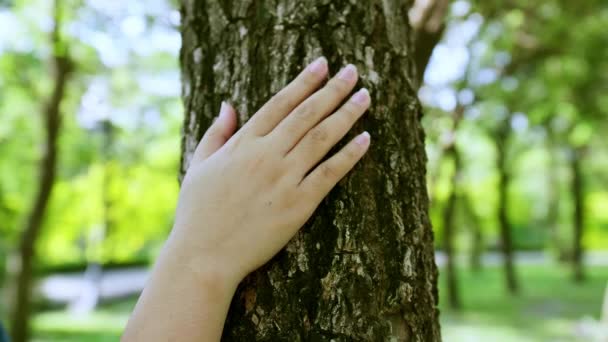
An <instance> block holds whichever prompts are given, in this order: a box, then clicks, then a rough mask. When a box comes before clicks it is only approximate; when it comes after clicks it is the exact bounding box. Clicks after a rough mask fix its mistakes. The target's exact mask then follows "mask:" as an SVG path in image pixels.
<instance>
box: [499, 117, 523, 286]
mask: <svg viewBox="0 0 608 342" xmlns="http://www.w3.org/2000/svg"><path fill="white" fill-rule="evenodd" d="M510 122H511V120H510V118H507V119H506V120H505V123H504V124H503V125H502V127H501V128H500V131H499V133H498V134H497V141H496V147H497V149H496V150H497V156H496V168H497V169H498V174H499V180H498V225H499V229H500V245H501V248H502V254H503V262H504V271H505V277H506V281H507V289H508V291H509V293H511V294H516V293H517V292H518V290H519V286H518V283H517V277H516V275H515V266H514V264H513V242H512V241H511V225H510V223H509V216H508V212H509V199H508V197H509V196H508V191H509V183H510V181H511V178H510V175H509V171H508V169H507V168H508V166H507V160H506V159H507V143H508V139H509V134H510V129H511V127H510Z"/></svg>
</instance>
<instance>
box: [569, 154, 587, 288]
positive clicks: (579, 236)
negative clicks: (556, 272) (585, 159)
mask: <svg viewBox="0 0 608 342" xmlns="http://www.w3.org/2000/svg"><path fill="white" fill-rule="evenodd" d="M583 151H584V147H579V148H572V150H571V156H570V171H571V173H572V182H571V184H570V188H571V191H572V200H573V202H574V212H573V219H572V226H573V233H574V234H573V239H572V270H573V275H574V281H575V282H577V283H580V282H583V281H584V280H585V274H584V270H583V245H582V241H583V227H584V223H585V222H584V211H585V210H584V208H585V203H584V201H585V195H584V189H583V187H584V185H583V174H582V169H581V162H582V160H581V159H582V155H583Z"/></svg>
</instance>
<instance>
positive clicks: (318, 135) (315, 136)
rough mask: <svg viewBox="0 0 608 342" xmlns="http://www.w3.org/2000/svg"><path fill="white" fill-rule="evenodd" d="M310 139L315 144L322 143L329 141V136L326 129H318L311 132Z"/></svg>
mask: <svg viewBox="0 0 608 342" xmlns="http://www.w3.org/2000/svg"><path fill="white" fill-rule="evenodd" d="M310 138H311V139H312V141H313V142H317V143H321V142H325V141H327V139H328V138H329V134H328V133H327V130H326V129H323V128H318V127H317V128H314V129H313V130H312V131H311V132H310Z"/></svg>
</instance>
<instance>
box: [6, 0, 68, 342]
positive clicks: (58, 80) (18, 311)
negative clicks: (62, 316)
mask: <svg viewBox="0 0 608 342" xmlns="http://www.w3.org/2000/svg"><path fill="white" fill-rule="evenodd" d="M57 2H58V0H56V1H55V28H54V30H53V32H52V41H53V51H54V56H53V61H52V64H53V68H54V81H53V90H52V93H51V95H50V98H49V99H48V101H47V103H46V105H45V107H44V111H43V118H44V127H45V132H46V141H45V144H44V150H43V154H42V160H41V162H40V178H39V183H38V190H37V193H36V197H35V199H34V204H33V207H32V209H31V211H30V213H29V215H28V218H27V220H26V223H25V227H24V229H23V230H22V233H21V237H20V244H19V255H18V256H19V269H18V270H17V283H16V291H17V294H16V298H15V304H14V308H13V316H12V318H13V321H12V330H11V333H12V338H13V341H14V342H25V341H27V340H29V338H28V337H29V331H28V319H29V316H30V297H31V287H32V280H33V279H32V278H33V274H32V271H33V261H34V258H35V257H36V255H35V245H36V240H37V239H38V236H39V235H40V229H41V227H42V222H43V218H44V214H45V211H46V208H47V204H48V201H49V198H50V196H51V191H52V190H53V184H54V182H55V171H56V163H57V137H58V136H59V130H60V126H61V112H60V107H61V102H62V100H63V97H64V94H65V89H66V85H67V81H68V78H69V74H70V70H71V63H70V60H69V59H68V58H67V57H66V56H65V54H64V53H65V50H63V49H62V46H61V42H60V39H59V26H60V21H59V19H58V17H59V5H58V3H57Z"/></svg>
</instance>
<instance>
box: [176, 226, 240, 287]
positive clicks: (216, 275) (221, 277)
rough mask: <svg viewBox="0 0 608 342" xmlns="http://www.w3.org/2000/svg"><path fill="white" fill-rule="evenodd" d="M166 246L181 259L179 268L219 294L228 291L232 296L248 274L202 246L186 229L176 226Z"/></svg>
mask: <svg viewBox="0 0 608 342" xmlns="http://www.w3.org/2000/svg"><path fill="white" fill-rule="evenodd" d="M165 248H167V249H170V250H171V251H170V252H169V253H167V254H169V255H175V256H176V257H177V258H178V259H179V268H181V269H183V270H185V271H186V272H188V273H189V274H191V276H192V277H194V281H196V282H197V283H200V284H201V285H202V286H204V288H209V289H210V290H211V291H213V292H216V293H217V294H220V292H228V294H229V295H230V297H232V295H233V294H234V291H236V288H237V286H238V284H239V283H240V282H241V281H242V280H243V278H244V277H245V276H246V274H242V273H243V272H240V271H239V270H238V269H235V267H233V266H232V265H230V264H228V263H227V262H226V261H225V260H224V259H223V258H220V257H219V256H217V255H214V253H210V252H209V251H208V250H206V249H205V248H204V247H202V246H201V244H200V243H198V240H197V239H194V238H192V234H190V233H189V232H187V231H186V230H185V229H179V228H177V227H175V228H174V229H173V231H172V233H171V237H170V238H169V240H168V241H167V245H166V247H165ZM222 294H223V293H222Z"/></svg>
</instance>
